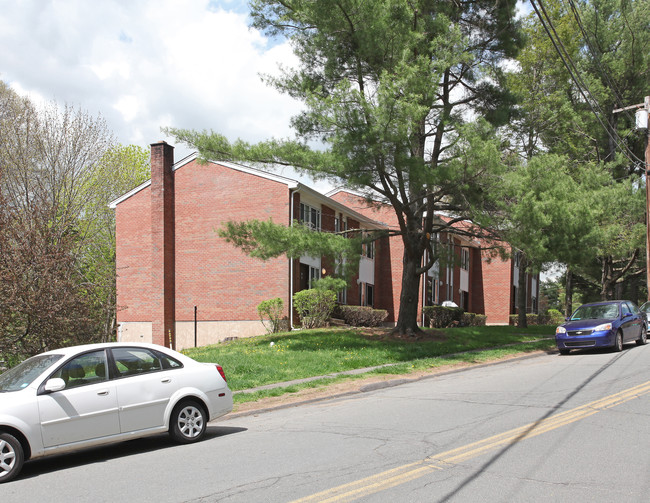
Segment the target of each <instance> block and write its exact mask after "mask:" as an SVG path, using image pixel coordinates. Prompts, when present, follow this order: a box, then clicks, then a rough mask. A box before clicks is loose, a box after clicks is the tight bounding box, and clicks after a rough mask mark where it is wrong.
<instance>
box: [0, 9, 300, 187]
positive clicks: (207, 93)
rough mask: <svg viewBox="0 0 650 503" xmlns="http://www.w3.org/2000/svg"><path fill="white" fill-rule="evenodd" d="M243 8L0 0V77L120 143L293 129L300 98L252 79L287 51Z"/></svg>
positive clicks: (258, 135) (252, 137)
mask: <svg viewBox="0 0 650 503" xmlns="http://www.w3.org/2000/svg"><path fill="white" fill-rule="evenodd" d="M247 16H248V8H247V6H246V2H245V0H211V1H208V0H182V1H179V0H93V1H89V0H0V45H1V46H2V47H3V50H2V51H0V80H2V81H4V82H5V83H7V84H8V85H10V86H11V87H12V88H13V89H14V90H15V91H17V92H18V93H20V94H24V95H28V96H30V97H31V98H33V99H34V100H35V101H37V102H38V101H42V100H45V101H52V100H54V101H56V102H57V103H59V104H63V103H68V104H72V105H75V106H77V107H81V108H83V109H85V110H87V111H88V112H90V113H91V114H93V115H98V114H101V116H102V117H103V118H104V119H105V120H106V121H107V123H108V126H109V128H110V129H111V130H112V131H113V133H114V134H115V136H116V138H117V141H118V142H120V143H123V144H137V145H140V146H142V147H146V146H148V145H149V144H151V143H154V142H156V141H159V140H167V141H168V142H169V143H171V144H175V140H174V139H173V138H168V137H165V135H163V134H162V133H161V131H160V128H161V127H165V126H171V127H180V128H190V129H198V130H202V129H212V130H214V131H218V132H220V133H223V134H225V135H226V136H228V137H229V138H230V139H235V138H238V137H241V138H243V139H246V140H248V141H258V140H262V139H265V138H269V137H271V136H275V137H289V136H293V134H292V132H291V130H290V129H289V119H290V117H291V116H292V115H294V114H295V113H296V112H297V111H298V110H299V106H300V104H299V103H298V102H295V101H293V100H292V99H291V98H288V97H287V96H284V95H281V94H279V93H277V92H276V91H275V90H273V89H272V88H270V87H269V86H267V85H265V84H264V83H262V82H261V80H260V76H259V75H260V73H277V71H278V70H277V69H278V63H280V62H281V63H282V64H284V65H285V66H291V65H292V64H293V62H294V61H295V60H294V57H293V54H292V52H291V49H290V47H289V45H288V44H287V43H286V42H283V41H278V40H270V39H268V38H266V37H265V36H264V35H262V34H261V33H260V32H258V31H256V30H253V29H249V27H248V23H249V19H248V17H247ZM175 146H176V158H177V159H179V158H181V157H182V156H184V155H186V154H188V153H190V152H191V150H189V149H188V148H187V147H185V146H183V145H181V144H176V145H175ZM285 174H286V175H287V176H293V175H292V174H290V173H285Z"/></svg>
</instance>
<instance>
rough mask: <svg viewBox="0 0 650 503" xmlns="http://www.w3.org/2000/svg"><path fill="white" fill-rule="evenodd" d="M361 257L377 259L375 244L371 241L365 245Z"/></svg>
mask: <svg viewBox="0 0 650 503" xmlns="http://www.w3.org/2000/svg"><path fill="white" fill-rule="evenodd" d="M361 255H363V256H364V257H366V258H371V259H374V258H375V242H374V241H371V242H370V243H364V244H363V247H362V250H361Z"/></svg>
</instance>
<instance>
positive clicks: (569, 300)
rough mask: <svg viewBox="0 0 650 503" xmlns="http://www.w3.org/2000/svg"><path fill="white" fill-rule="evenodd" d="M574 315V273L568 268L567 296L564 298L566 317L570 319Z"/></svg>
mask: <svg viewBox="0 0 650 503" xmlns="http://www.w3.org/2000/svg"><path fill="white" fill-rule="evenodd" d="M571 313H573V273H572V272H571V268H570V267H567V268H566V294H565V296H564V316H565V318H568V317H569V316H571Z"/></svg>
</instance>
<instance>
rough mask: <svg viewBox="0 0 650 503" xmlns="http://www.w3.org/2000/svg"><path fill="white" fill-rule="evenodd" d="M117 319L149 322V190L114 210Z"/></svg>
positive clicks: (150, 314)
mask: <svg viewBox="0 0 650 503" xmlns="http://www.w3.org/2000/svg"><path fill="white" fill-rule="evenodd" d="M115 228H116V232H115V239H116V242H117V251H116V253H117V255H116V272H117V319H118V321H120V322H121V321H151V320H152V317H153V312H152V308H151V295H150V293H151V191H150V190H149V189H145V190H141V191H140V192H138V193H137V194H134V195H133V196H131V197H130V198H128V199H126V200H125V201H123V202H121V203H120V204H118V205H117V207H116V209H115Z"/></svg>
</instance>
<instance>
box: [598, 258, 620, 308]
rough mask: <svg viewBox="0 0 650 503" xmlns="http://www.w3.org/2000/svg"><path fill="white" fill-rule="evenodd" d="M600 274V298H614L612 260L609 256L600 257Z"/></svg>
mask: <svg viewBox="0 0 650 503" xmlns="http://www.w3.org/2000/svg"><path fill="white" fill-rule="evenodd" d="M600 260H601V264H602V266H601V267H602V275H601V286H602V288H601V290H600V300H612V299H613V298H614V283H615V281H616V280H615V279H614V264H613V262H614V260H613V258H612V257H611V256H607V257H601V259H600Z"/></svg>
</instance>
